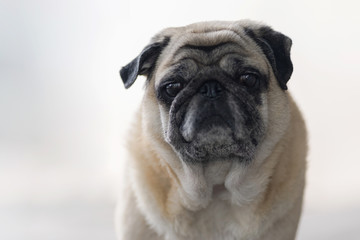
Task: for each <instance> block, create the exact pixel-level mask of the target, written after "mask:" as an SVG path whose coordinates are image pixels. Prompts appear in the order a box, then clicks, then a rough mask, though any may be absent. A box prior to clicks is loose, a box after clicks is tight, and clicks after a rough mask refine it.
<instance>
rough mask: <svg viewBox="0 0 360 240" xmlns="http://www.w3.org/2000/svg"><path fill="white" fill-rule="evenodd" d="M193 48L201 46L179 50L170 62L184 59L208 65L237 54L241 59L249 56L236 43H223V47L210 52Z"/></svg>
mask: <svg viewBox="0 0 360 240" xmlns="http://www.w3.org/2000/svg"><path fill="white" fill-rule="evenodd" d="M193 47H195V48H196V47H202V46H193V45H188V44H187V45H185V46H183V47H181V48H179V49H178V50H177V51H176V52H175V54H174V56H173V59H172V62H173V63H176V62H179V61H183V60H186V59H192V60H194V61H195V62H196V63H198V64H200V65H210V64H214V63H217V62H219V61H220V60H221V59H222V58H223V57H224V56H226V55H229V54H237V55H239V56H241V57H247V56H249V55H250V54H249V52H248V51H247V50H246V49H245V48H244V47H242V46H241V45H239V44H236V43H225V45H221V46H219V47H216V48H214V49H212V50H210V51H205V50H202V49H194V48H193Z"/></svg>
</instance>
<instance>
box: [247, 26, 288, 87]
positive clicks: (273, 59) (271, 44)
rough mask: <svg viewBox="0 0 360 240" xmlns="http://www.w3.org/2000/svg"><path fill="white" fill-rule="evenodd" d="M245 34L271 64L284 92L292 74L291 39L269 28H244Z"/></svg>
mask: <svg viewBox="0 0 360 240" xmlns="http://www.w3.org/2000/svg"><path fill="white" fill-rule="evenodd" d="M245 32H246V33H247V34H248V35H249V36H250V37H251V38H253V39H254V41H255V42H256V43H257V44H258V45H259V46H260V48H261V49H262V51H263V52H264V54H265V56H266V57H267V59H268V61H269V62H270V64H271V67H272V69H273V72H274V74H275V77H276V78H277V80H278V82H279V85H280V87H281V88H282V89H284V90H286V89H287V86H286V83H287V82H288V81H289V79H290V77H291V74H292V72H293V64H292V62H291V59H290V49H291V45H292V41H291V39H290V38H289V37H287V36H285V35H284V34H282V33H280V32H276V31H274V30H273V29H271V28H270V27H260V28H257V29H252V28H246V29H245Z"/></svg>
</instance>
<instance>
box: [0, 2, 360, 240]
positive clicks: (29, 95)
mask: <svg viewBox="0 0 360 240" xmlns="http://www.w3.org/2000/svg"><path fill="white" fill-rule="evenodd" d="M359 7H360V5H359V3H358V2H357V1H355V0H353V1H351V0H343V1H332V0H326V1H325V0H315V1H314V0H303V1H288V0H273V1H266V0H222V1H213V2H211V1H205V0H201V1H190V0H181V1H166V0H152V1H145V0H143V1H140V0H131V1H130V0H129V1H127V0H120V1H119V0H118V1H115V0H103V1H93V0H87V1H85V0H63V1H55V0H46V1H45V0H32V1H26V0H0V239H4V240H23V239H28V240H32V239H36V240H50V239H51V240H60V239H61V240H63V239H66V240H77V239H87V240H95V239H109V240H110V239H113V240H115V232H114V226H113V225H114V223H113V216H114V208H115V203H116V199H117V197H118V188H119V186H120V185H121V182H120V181H119V175H120V174H121V164H122V161H123V154H124V149H123V143H124V138H125V135H126V134H127V128H128V125H129V124H130V123H131V119H132V115H133V113H134V111H135V109H136V108H137V106H138V104H139V101H140V99H141V95H142V92H143V90H142V86H143V82H144V81H143V79H141V80H140V79H139V80H138V81H137V82H136V83H135V85H134V87H132V88H131V89H129V90H127V91H125V90H124V88H123V86H122V82H121V80H120V77H119V74H118V71H119V69H120V67H121V66H123V65H125V64H127V63H128V62H129V61H130V60H132V59H133V58H134V57H135V56H136V55H137V54H138V53H139V52H140V51H141V50H142V48H143V47H144V46H145V45H146V44H147V42H148V41H149V39H150V38H151V37H152V35H153V34H155V33H156V32H158V31H159V30H160V29H162V28H164V27H168V26H181V25H186V24H189V23H192V22H195V21H205V20H238V19H243V18H249V19H253V20H259V21H263V22H265V23H267V24H269V25H271V26H272V27H274V28H275V29H276V30H278V31H281V32H283V33H285V34H286V35H288V36H290V37H291V38H292V39H293V48H292V59H293V63H294V67H295V71H294V74H293V76H292V79H291V80H290V82H289V89H290V92H291V93H292V94H293V95H294V97H295V99H296V100H297V102H298V104H299V105H300V108H301V109H302V111H303V113H304V115H305V118H306V121H307V125H308V130H309V146H310V153H309V157H308V180H307V188H306V196H305V205H304V212H303V217H302V220H301V225H300V228H299V234H298V238H297V239H298V240H312V239H314V240H315V239H316V240H322V239H323V240H335V239H336V240H338V239H340V238H345V239H347V240H358V239H360V221H359V220H358V216H359V215H360V169H359V167H360V157H359V156H360V146H359V135H360V127H359V122H360V107H359V103H360V71H359V56H360V44H359V43H360V27H359V24H360V14H359ZM120 198H121V196H120Z"/></svg>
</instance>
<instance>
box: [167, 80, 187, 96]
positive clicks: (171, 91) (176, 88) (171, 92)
mask: <svg viewBox="0 0 360 240" xmlns="http://www.w3.org/2000/svg"><path fill="white" fill-rule="evenodd" d="M182 88H183V85H182V84H181V83H179V82H175V83H169V84H167V85H166V86H165V92H166V94H167V95H168V96H169V97H171V98H174V97H176V95H177V94H178V93H179V92H180V91H181V89H182Z"/></svg>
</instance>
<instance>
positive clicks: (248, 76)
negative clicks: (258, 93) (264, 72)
mask: <svg viewBox="0 0 360 240" xmlns="http://www.w3.org/2000/svg"><path fill="white" fill-rule="evenodd" d="M240 81H241V82H242V83H244V84H245V86H247V87H249V88H257V87H259V85H260V78H259V76H258V75H257V74H255V73H245V74H243V75H241V76H240Z"/></svg>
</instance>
